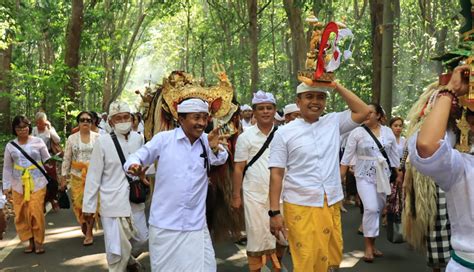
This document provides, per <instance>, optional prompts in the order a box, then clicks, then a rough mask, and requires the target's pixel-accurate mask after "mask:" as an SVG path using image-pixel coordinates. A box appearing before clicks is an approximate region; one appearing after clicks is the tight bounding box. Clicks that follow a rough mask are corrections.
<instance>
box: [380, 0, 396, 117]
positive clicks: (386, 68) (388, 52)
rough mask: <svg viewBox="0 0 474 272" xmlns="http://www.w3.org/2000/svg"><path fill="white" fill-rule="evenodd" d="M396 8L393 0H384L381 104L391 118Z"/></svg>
mask: <svg viewBox="0 0 474 272" xmlns="http://www.w3.org/2000/svg"><path fill="white" fill-rule="evenodd" d="M394 8H395V7H394V3H393V1H392V0H384V6H383V27H382V75H381V80H382V82H381V83H382V85H381V87H382V89H381V97H380V104H381V106H382V107H383V108H384V109H385V112H386V114H387V119H389V120H390V118H391V117H392V89H393V25H394V24H393V15H394Z"/></svg>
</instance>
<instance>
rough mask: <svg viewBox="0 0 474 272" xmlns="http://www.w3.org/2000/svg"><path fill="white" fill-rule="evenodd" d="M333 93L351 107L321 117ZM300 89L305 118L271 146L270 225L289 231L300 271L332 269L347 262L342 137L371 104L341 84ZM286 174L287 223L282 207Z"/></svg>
mask: <svg viewBox="0 0 474 272" xmlns="http://www.w3.org/2000/svg"><path fill="white" fill-rule="evenodd" d="M330 91H335V92H337V93H338V94H339V95H340V96H341V97H342V99H344V100H345V101H346V103H347V105H348V106H349V109H350V111H344V112H340V113H328V114H326V115H324V116H321V115H322V113H323V112H324V109H325V107H326V98H327V96H328V93H329V92H330ZM296 92H297V100H296V103H297V105H298V106H299V108H300V112H301V117H302V118H298V119H296V120H294V121H292V122H290V123H288V124H287V125H285V126H283V127H281V128H280V129H278V130H277V132H276V133H275V137H274V139H273V141H272V144H271V145H270V161H269V167H270V173H271V174H270V211H269V215H270V217H271V218H270V229H271V231H272V233H273V234H274V235H280V233H282V234H283V235H285V236H286V235H287V237H288V240H289V244H290V248H291V257H292V261H293V268H294V271H296V272H299V271H304V272H311V271H318V272H320V271H328V268H329V270H330V271H331V270H332V269H335V268H337V267H339V264H340V262H341V260H342V233H341V217H340V210H339V202H340V201H341V200H342V199H343V197H344V195H343V192H342V185H341V178H340V174H339V136H340V135H341V134H343V133H345V132H347V131H349V130H351V129H353V128H355V127H356V126H358V124H359V123H361V122H362V121H364V120H365V118H366V116H367V114H368V112H369V108H368V106H367V105H366V104H365V103H364V102H363V101H362V100H361V99H360V98H358V97H357V96H356V95H355V94H353V93H352V92H350V91H349V90H347V89H346V88H344V87H343V86H341V85H340V84H338V83H331V84H330V85H329V86H327V87H322V86H318V87H314V86H308V85H306V84H304V83H302V84H300V85H299V86H298V88H297V91H296ZM285 169H286V170H287V172H286V175H285ZM283 177H285V185H284V188H283V208H284V214H285V224H284V223H283V218H282V216H281V215H280V210H279V209H280V195H281V192H282V182H283ZM285 225H286V227H285ZM287 228H288V229H287ZM287 231H288V233H287Z"/></svg>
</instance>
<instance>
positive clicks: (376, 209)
mask: <svg viewBox="0 0 474 272" xmlns="http://www.w3.org/2000/svg"><path fill="white" fill-rule="evenodd" d="M369 108H370V111H369V115H368V116H367V120H366V121H365V122H364V124H365V126H366V127H367V128H368V129H370V131H371V132H372V133H373V134H374V135H375V137H377V140H378V141H379V142H380V143H381V144H382V146H383V147H384V149H385V151H386V153H387V155H388V158H389V160H390V165H391V166H392V167H396V168H398V167H399V165H400V157H399V155H398V149H397V144H396V140H395V136H394V135H393V132H392V130H391V129H390V128H388V127H386V126H383V125H381V123H380V120H381V118H382V116H383V110H382V107H380V105H378V104H375V103H371V104H369ZM353 162H355V178H356V184H357V191H358V192H359V196H360V198H361V200H362V203H363V205H364V214H363V218H362V226H363V232H364V237H365V238H364V242H365V256H364V261H366V262H373V260H374V257H379V256H382V255H383V254H382V252H380V251H379V250H377V249H376V248H375V238H376V237H377V236H378V235H379V217H380V213H381V212H382V209H383V207H384V206H385V202H386V197H387V195H390V194H391V188H390V184H389V177H390V169H389V168H388V163H387V162H386V159H385V158H384V156H383V155H382V153H381V152H380V150H379V148H378V146H377V144H376V142H375V141H374V139H373V138H372V137H371V135H370V134H369V132H368V131H367V130H366V129H365V128H364V127H358V128H356V129H354V130H353V131H352V132H351V134H350V135H349V138H348V139H347V144H346V149H345V152H344V156H343V157H342V160H341V177H344V176H345V175H346V171H347V168H348V166H349V165H352V164H353ZM397 172H398V177H397V183H399V182H401V178H402V176H401V172H399V171H398V169H397Z"/></svg>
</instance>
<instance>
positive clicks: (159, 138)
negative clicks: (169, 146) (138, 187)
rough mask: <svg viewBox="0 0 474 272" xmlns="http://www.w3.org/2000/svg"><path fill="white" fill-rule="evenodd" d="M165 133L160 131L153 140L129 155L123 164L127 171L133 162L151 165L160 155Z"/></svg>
mask: <svg viewBox="0 0 474 272" xmlns="http://www.w3.org/2000/svg"><path fill="white" fill-rule="evenodd" d="M163 140H164V139H163V134H161V133H158V134H156V135H155V136H153V138H151V140H150V141H149V142H148V143H146V144H145V145H143V146H142V147H140V149H138V150H137V151H136V152H135V153H133V154H131V155H130V156H128V158H127V161H125V163H124V165H123V169H124V170H125V172H127V171H128V168H129V167H130V165H132V164H140V165H144V166H146V165H150V164H152V163H154V162H155V161H156V160H158V158H159V157H160V152H161V148H162V145H163Z"/></svg>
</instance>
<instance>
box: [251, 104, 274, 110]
mask: <svg viewBox="0 0 474 272" xmlns="http://www.w3.org/2000/svg"><path fill="white" fill-rule="evenodd" d="M262 104H263V103H262ZM265 104H266V103H265ZM271 104H272V105H273V106H274V107H275V109H276V108H277V106H276V104H273V103H271ZM257 105H258V104H253V105H252V110H256V109H257Z"/></svg>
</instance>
